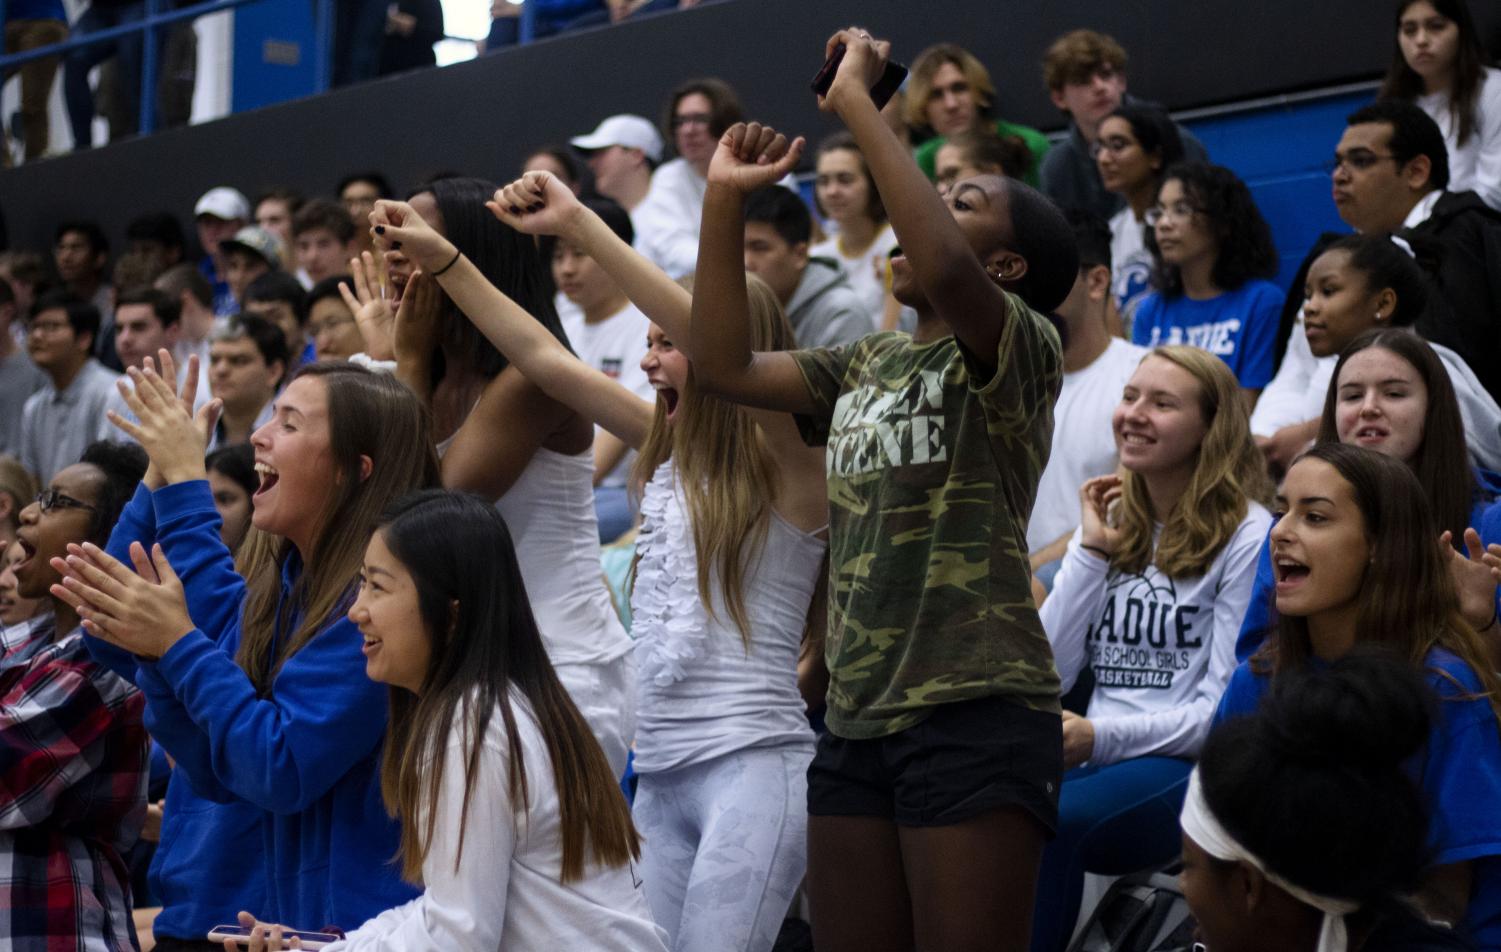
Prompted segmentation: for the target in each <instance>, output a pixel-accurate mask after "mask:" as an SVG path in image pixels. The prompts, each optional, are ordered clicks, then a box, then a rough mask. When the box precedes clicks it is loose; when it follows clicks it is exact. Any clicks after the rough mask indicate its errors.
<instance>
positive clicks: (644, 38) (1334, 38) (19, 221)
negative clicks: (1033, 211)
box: [0, 0, 1501, 246]
mask: <svg viewBox="0 0 1501 952" xmlns="http://www.w3.org/2000/svg"><path fill="white" fill-rule="evenodd" d="M1477 14H1478V15H1479V17H1480V19H1481V21H1482V24H1483V26H1484V29H1485V30H1486V31H1487V34H1488V35H1491V34H1496V33H1498V32H1501V4H1495V3H1487V4H1483V5H1480V7H1477ZM1390 17H1391V15H1390V12H1389V8H1388V5H1387V4H1385V3H1379V2H1373V0H1318V2H1309V0H1263V2H1261V3H1256V4H1249V3H1243V2H1234V0H1213V2H1210V0H1071V2H1052V3H1036V2H1033V3H1021V2H1017V0H988V2H983V0H879V2H872V0H725V2H722V3H718V4H710V5H708V6H703V7H700V8H697V9H694V10H692V11H689V12H685V13H680V14H674V15H671V16H664V17H657V18H654V19H651V20H649V21H645V20H644V21H640V22H635V23H627V24H624V25H622V26H619V27H613V28H606V29H601V30H597V31H592V32H589V33H585V34H578V35H574V36H568V37H561V38H558V39H554V40H550V41H544V42H541V43H538V44H535V45H533V46H531V47H527V48H524V49H518V50H514V51H511V52H508V53H505V54H501V55H496V56H490V57H485V58H482V59H480V60H476V61H474V62H471V63H465V64H461V65H458V66H452V67H448V68H446V69H442V70H429V71H426V72H421V73H414V74H408V75H406V76H401V77H395V78H391V79H387V80H382V81H378V82H374V83H370V84H367V85H364V86H359V87H355V88H350V89H345V90H340V91H337V92H334V93H331V94H329V95H325V96H321V97H317V98H313V99H307V100H302V101H299V102H294V103H286V104H283V105H279V106H274V107H270V108H266V109H261V110H256V111H254V112H250V113H244V114H241V115H236V116H230V117H228V118H225V119H222V120H219V121H217V122H213V123H207V124H205V125H201V126H196V127H193V128H188V129H178V130H173V131H170V132H165V133H161V134H158V135H156V136H153V137H151V138H149V139H145V140H141V141H131V142H123V143H119V144H117V145H113V146H110V147H108V148H105V149H102V150H99V151H96V152H93V153H85V154H80V155H74V156H68V157H65V158H60V159H53V160H49V161H45V162H39V163H34V164H32V165H29V166H24V167H22V168H19V169H15V170H12V171H7V172H3V173H0V208H3V210H4V214H5V218H6V219H7V221H8V222H9V226H10V239H11V242H12V244H13V245H31V246H38V245H43V246H44V245H45V244H46V243H47V242H48V241H49V240H50V231H51V226H52V224H53V223H54V222H56V221H57V220H59V219H60V218H64V217H73V216H85V217H93V218H97V219H99V220H100V221H101V222H102V223H103V224H104V225H105V227H106V229H107V230H108V231H109V232H110V233H111V235H113V236H118V235H119V234H120V233H121V231H122V229H123V226H124V223H125V221H126V220H127V219H128V218H129V217H130V216H131V215H132V214H135V213H139V212H141V211H145V210H149V209H155V208H166V209H171V210H173V211H175V212H177V213H178V214H179V215H181V216H182V218H183V221H184V224H187V223H188V219H189V217H190V216H191V210H192V203H193V200H194V199H195V197H196V196H197V195H199V194H200V193H202V192H203V191H204V190H205V189H207V188H209V187H211V186H213V185H218V184H233V185H236V186H238V187H239V188H241V189H242V190H243V191H245V192H246V193H247V194H250V195H252V196H253V194H254V193H255V192H256V191H258V190H259V189H261V188H263V187H265V186H268V185H271V184H275V183H285V184H290V185H293V186H295V187H297V188H300V189H303V190H305V191H307V192H309V193H319V192H324V191H327V190H329V189H331V188H332V187H333V184H334V182H335V181H336V180H337V178H338V177H339V176H340V175H341V174H342V173H344V172H346V171H351V170H354V169H359V168H366V167H375V168H380V169H383V170H385V171H386V172H387V173H388V175H389V177H390V178H391V179H392V180H393V182H394V183H395V184H396V185H397V187H398V188H403V187H406V186H408V185H411V184H413V183H416V182H418V181H420V180H421V179H422V178H424V177H426V176H428V175H430V174H431V173H433V172H435V171H440V170H445V171H446V170H459V171H463V172H466V173H471V174H479V175H484V176H488V177H492V178H499V177H503V176H509V175H510V174H511V173H512V172H513V170H514V169H515V168H516V166H517V164H518V163H519V161H520V160H521V158H522V157H523V155H524V153H525V152H526V150H527V149H528V148H530V147H532V146H534V145H537V144H540V143H542V142H545V141H555V140H564V139H566V138H568V137H569V136H570V135H576V134H579V133H581V132H584V131H587V130H588V129H590V128H592V127H593V125H594V123H595V122H597V121H598V120H599V119H600V118H602V117H604V116H606V115H609V114H611V113H614V112H621V111H634V112H640V113H642V114H645V115H647V116H650V117H653V118H655V117H656V115H657V113H658V111H659V110H660V108H661V103H662V100H663V98H664V97H665V96H666V94H667V93H668V91H669V90H670V89H671V88H672V87H673V86H674V85H676V84H677V83H678V82H680V81H681V80H683V79H685V78H687V77H690V76H695V75H701V74H713V75H719V76H722V77H724V78H726V79H728V80H729V81H730V82H732V83H733V84H734V85H735V86H736V87H737V88H738V89H739V90H740V92H741V94H742V97H743V98H744V100H745V102H746V105H747V108H748V111H749V112H750V114H751V115H753V116H756V117H760V118H764V119H767V120H769V121H771V122H773V123H775V124H777V125H778V126H780V127H783V128H786V129H789V130H791V131H795V132H800V133H804V134H807V135H808V136H809V137H810V139H814V140H816V139H817V138H818V137H820V136H821V135H823V134H824V133H826V132H828V131H830V130H832V129H833V128H834V123H833V120H831V119H830V118H828V117H825V116H822V115H820V114H819V113H818V112H817V110H816V108H815V106H814V103H813V99H812V96H811V94H810V93H809V92H808V81H809V79H810V78H811V77H812V75H813V73H814V72H815V71H816V70H817V68H818V66H819V62H820V60H821V49H822V42H823V39H824V38H825V37H826V36H827V35H828V34H829V33H830V32H832V31H833V30H835V29H837V28H838V27H840V26H843V25H846V24H848V23H850V22H856V23H859V24H861V25H862V26H865V27H868V28H869V29H871V30H873V31H875V32H877V33H880V34H885V35H888V36H890V37H892V38H893V39H894V41H895V43H896V56H897V58H898V59H901V60H903V61H907V62H910V61H911V59H912V57H913V56H914V55H915V54H916V52H917V51H918V50H920V49H921V48H922V47H923V46H925V45H927V44H928V43H931V42H936V41H938V40H944V39H948V40H955V41H958V42H961V43H963V44H965V45H966V46H968V47H970V48H971V49H973V50H974V51H975V52H976V53H978V54H979V55H980V57H981V58H982V59H983V60H984V61H985V62H986V63H987V64H988V65H989V67H990V69H991V71H992V73H993V74H994V76H995V78H996V81H997V85H998V87H999V89H1000V104H1001V108H1002V112H1003V114H1005V115H1006V116H1008V117H1009V118H1013V119H1016V120H1018V121H1022V122H1027V123H1031V124H1033V125H1037V126H1040V127H1043V128H1054V127H1057V126H1058V125H1060V121H1061V120H1060V116H1059V114H1058V113H1057V111H1056V110H1054V109H1053V107H1052V106H1051V105H1050V104H1049V103H1048V100H1047V97H1046V95H1045V93H1044V91H1043V90H1042V88H1041V80H1040V78H1039V73H1040V61H1041V56H1042V52H1043V50H1044V49H1045V48H1046V46H1047V44H1048V43H1049V42H1050V41H1051V40H1052V38H1053V37H1055V36H1057V35H1058V34H1060V33H1062V32H1064V31H1066V30H1069V29H1073V28H1076V27H1079V26H1085V25H1088V26H1091V27H1093V28H1096V29H1100V30H1104V31H1106V32H1109V33H1112V34H1113V35H1115V36H1116V37H1117V38H1118V39H1120V41H1121V42H1122V43H1123V44H1124V45H1125V46H1126V48H1127V49H1128V50H1129V51H1130V53H1131V69H1130V76H1131V88H1132V90H1133V91H1135V92H1137V93H1139V94H1142V95H1145V96H1148V97H1150V98H1152V99H1156V100H1160V101H1162V102H1165V103H1166V104H1168V105H1169V106H1170V107H1172V108H1175V109H1183V108H1189V107H1193V106H1203V105H1210V104H1217V103H1227V102H1234V101H1238V100H1245V99H1250V98H1254V97H1258V96H1262V95H1268V94H1274V93H1281V92H1290V91H1296V90H1301V89H1310V88H1318V87H1324V86H1330V85H1334V84H1337V83H1341V82H1345V81H1349V80H1356V79H1369V78H1372V77H1374V76H1376V75H1378V74H1379V73H1380V72H1381V71H1382V70H1383V68H1384V67H1385V63H1386V60H1387V57H1388V56H1389V55H1390V50H1391V44H1392V30H1391V27H1390V25H1389V24H1390Z"/></svg>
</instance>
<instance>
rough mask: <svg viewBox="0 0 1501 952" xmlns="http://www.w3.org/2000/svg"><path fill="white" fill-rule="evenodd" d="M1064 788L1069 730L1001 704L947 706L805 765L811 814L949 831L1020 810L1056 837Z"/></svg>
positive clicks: (826, 747)
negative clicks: (884, 820)
mask: <svg viewBox="0 0 1501 952" xmlns="http://www.w3.org/2000/svg"><path fill="white" fill-rule="evenodd" d="M1062 782H1063V721H1062V719H1061V718H1060V717H1059V716H1058V715H1057V714H1049V713H1046V712H1043V711H1034V710H1032V709H1031V708H1028V707H1022V706H1021V705H1019V704H1015V703H1012V702H1010V701H1007V700H1003V699H1000V698H994V697H989V698H980V699H978V700H974V701H960V702H957V703H953V704H941V705H939V706H938V707H936V708H934V709H933V713H932V714H930V715H929V716H928V717H927V719H926V720H924V721H923V722H922V723H920V724H918V725H916V726H914V727H909V728H908V729H907V730H904V731H898V732H897V733H895V734H891V735H889V736H886V737H877V738H874V739H871V740H847V739H845V738H842V737H835V736H834V735H833V734H830V733H825V734H824V735H823V736H821V737H820V738H819V740H818V750H817V752H816V753H815V754H814V755H813V762H812V763H811V764H809V765H808V813H809V814H811V815H813V816H875V817H889V818H891V819H892V820H894V821H895V822H896V824H897V825H898V826H951V825H953V824H955V823H961V822H963V821H965V820H969V819H973V818H974V817H977V816H979V815H981V814H983V813H988V812H990V811H991V810H994V809H997V808H999V807H1020V808H1021V809H1023V810H1026V811H1027V812H1028V813H1030V814H1032V815H1033V816H1034V817H1036V818H1037V821H1038V822H1039V823H1041V824H1042V825H1043V827H1044V828H1045V829H1046V830H1047V831H1048V835H1049V836H1051V835H1052V834H1053V833H1054V831H1055V830H1056V828H1057V826H1058V787H1059V786H1060V784H1062Z"/></svg>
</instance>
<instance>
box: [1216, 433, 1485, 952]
mask: <svg viewBox="0 0 1501 952" xmlns="http://www.w3.org/2000/svg"><path fill="white" fill-rule="evenodd" d="M1277 508H1278V509H1279V510H1280V511H1281V512H1282V515H1281V516H1280V518H1279V519H1278V521H1277V524H1276V526H1275V527H1274V528H1273V529H1272V534H1271V544H1272V558H1273V564H1274V566H1275V572H1276V601H1277V622H1276V629H1275V635H1274V637H1273V638H1272V639H1271V640H1269V641H1268V642H1267V643H1266V644H1265V645H1263V646H1262V648H1261V649H1260V650H1259V651H1258V652H1257V654H1256V655H1255V656H1253V657H1252V658H1251V659H1250V660H1249V661H1247V662H1245V663H1243V664H1242V665H1240V667H1238V668H1237V669H1236V671H1235V673H1234V674H1233V675H1231V677H1230V684H1229V686H1228V687H1227V688H1226V690H1225V696H1224V698H1223V699H1222V700H1221V702H1220V708H1219V712H1218V713H1217V715H1216V720H1217V721H1220V720H1226V719H1229V718H1233V717H1236V716H1238V715H1241V714H1247V713H1250V712H1252V711H1254V710H1256V708H1257V707H1258V705H1259V704H1260V702H1261V699H1262V697H1263V696H1264V695H1265V694H1266V692H1267V690H1268V689H1269V688H1270V687H1272V686H1273V685H1274V684H1276V683H1277V681H1278V680H1279V679H1280V678H1281V677H1282V676H1284V675H1285V674H1287V673H1289V672H1296V671H1301V670H1305V669H1307V668H1309V667H1319V666H1321V665H1326V664H1331V663H1333V662H1335V661H1337V660H1339V659H1340V658H1343V657H1345V656H1346V655H1348V654H1349V653H1350V652H1351V651H1352V650H1354V649H1355V648H1356V647H1357V646H1360V645H1381V646H1384V647H1385V648H1387V649H1388V650H1390V651H1392V652H1394V653H1395V654H1396V655H1397V656H1398V657H1400V658H1401V659H1403V660H1404V661H1405V662H1407V663H1408V664H1409V665H1411V666H1412V668H1413V670H1414V671H1416V672H1418V673H1420V674H1422V675H1423V677H1424V679H1425V680H1426V681H1427V683H1428V685H1429V687H1430V689H1432V690H1433V691H1434V693H1435V694H1437V695H1438V698H1439V703H1438V705H1437V712H1436V718H1435V722H1434V726H1433V730H1432V731H1431V733H1430V734H1429V736H1428V739H1427V743H1426V746H1425V748H1424V751H1423V755H1422V757H1421V758H1420V759H1419V760H1418V761H1417V762H1415V763H1413V764H1412V769H1413V770H1414V772H1415V773H1416V775H1417V779H1418V781H1419V784H1420V786H1421V787H1422V790H1423V795H1424V799H1425V801H1426V804H1427V808H1426V809H1427V818H1428V826H1429V831H1430V833H1429V837H1428V843H1427V845H1428V847H1429V857H1428V864H1427V867H1426V869H1425V870H1424V872H1423V876H1422V884H1421V886H1420V888H1419V891H1418V900H1419V902H1420V904H1421V905H1422V907H1423V909H1424V911H1425V912H1426V913H1427V914H1428V916H1429V917H1430V918H1434V919H1438V920H1441V921H1444V922H1453V923H1462V925H1463V928H1464V931H1466V932H1467V933H1469V935H1470V936H1471V937H1472V938H1473V939H1474V941H1475V942H1476V944H1477V945H1479V946H1480V947H1481V948H1495V947H1496V946H1497V945H1498V944H1501V815H1498V814H1497V812H1496V809H1495V805H1496V803H1497V802H1498V799H1501V724H1498V710H1501V681H1498V679H1497V676H1496V675H1495V673H1494V667H1493V662H1492V660H1491V657H1490V655H1489V653H1488V651H1487V649H1486V647H1485V645H1484V644H1483V642H1482V641H1481V639H1480V637H1479V635H1477V634H1476V632H1475V629H1474V628H1473V627H1471V626H1470V624H1469V623H1468V622H1467V621H1466V620H1465V618H1464V615H1463V614H1462V613H1461V611H1460V604H1459V597H1458V595H1457V594H1456V592H1455V586H1454V582H1453V579H1452V577H1451V575H1450V568H1449V565H1448V562H1449V559H1450V558H1451V556H1450V554H1449V553H1448V552H1446V551H1445V549H1447V546H1445V545H1444V544H1443V543H1442V542H1441V541H1440V538H1439V529H1438V525H1437V523H1436V522H1435V520H1434V517H1433V512H1432V508H1431V507H1430V505H1429V502H1428V493H1427V492H1425V491H1424V487H1423V486H1422V485H1421V484H1420V483H1419V481H1418V477H1417V476H1415V475H1414V474H1413V471H1412V469H1411V468H1409V467H1408V466H1407V465H1405V464H1404V463H1403V462H1402V461H1401V459H1400V458H1397V457H1394V456H1391V455H1388V454H1385V453H1378V452H1373V451H1372V450H1369V449H1365V448H1362V447H1360V446H1352V445H1347V444H1344V443H1320V444H1318V445H1316V446H1314V447H1313V449H1311V450H1309V451H1308V452H1307V453H1306V454H1304V455H1303V456H1302V457H1300V458H1299V459H1298V460H1297V461H1296V462H1295V463H1293V465H1292V467H1291V468H1290V469H1289V470H1288V473H1287V478H1286V479H1285V480H1284V481H1283V484H1282V487H1281V489H1280V490H1279V492H1278V495H1277Z"/></svg>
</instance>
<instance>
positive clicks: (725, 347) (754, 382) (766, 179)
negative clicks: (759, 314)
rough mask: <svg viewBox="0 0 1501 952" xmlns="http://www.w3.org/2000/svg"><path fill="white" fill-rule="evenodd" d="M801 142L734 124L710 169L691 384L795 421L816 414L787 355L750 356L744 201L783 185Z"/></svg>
mask: <svg viewBox="0 0 1501 952" xmlns="http://www.w3.org/2000/svg"><path fill="white" fill-rule="evenodd" d="M802 149H803V140H802V139H798V140H797V141H795V142H793V143H791V145H789V144H788V142H787V137H786V136H784V135H781V134H780V133H778V132H777V131H776V130H775V129H773V128H771V127H770V126H763V125H761V124H760V123H754V122H753V123H751V124H750V125H746V124H744V123H736V124H735V125H734V126H732V127H730V128H729V129H727V130H725V134H724V135H723V136H722V137H720V140H719V147H718V149H717V150H715V152H714V158H713V159H712V160H711V161H710V163H709V185H708V188H707V190H706V191H705V193H704V218H703V226H702V227H701V228H700V229H699V247H698V272H697V274H696V275H695V276H694V295H693V332H692V335H691V336H690V338H689V339H690V343H691V345H692V350H691V351H690V355H691V357H692V360H693V375H694V381H695V383H697V384H698V386H699V387H700V388H702V389H703V390H705V391H706V392H708V393H714V394H718V395H720V396H723V397H727V398H729V399H731V400H734V401H735V402H736V403H743V404H746V405H747V406H752V407H760V408H762V409H766V410H787V411H790V412H792V413H813V412H815V411H816V410H817V409H818V408H817V405H816V404H815V403H814V402H813V398H812V396H811V395H810V394H809V393H808V386H807V384H806V382H805V381H804V380H803V375H802V372H801V371H800V370H798V367H797V363H796V361H794V360H793V358H792V355H791V354H789V353H785V352H770V353H760V352H755V351H753V350H752V349H751V329H750V300H749V296H748V294H747V292H746V289H745V196H746V195H748V194H749V193H751V192H753V191H755V190H756V189H757V188H760V187H761V186H763V185H769V184H771V183H773V182H776V181H778V180H780V179H781V178H782V177H783V176H785V175H786V174H787V172H788V171H789V170H791V169H792V167H793V166H794V165H796V164H797V159H798V156H799V155H801V154H802Z"/></svg>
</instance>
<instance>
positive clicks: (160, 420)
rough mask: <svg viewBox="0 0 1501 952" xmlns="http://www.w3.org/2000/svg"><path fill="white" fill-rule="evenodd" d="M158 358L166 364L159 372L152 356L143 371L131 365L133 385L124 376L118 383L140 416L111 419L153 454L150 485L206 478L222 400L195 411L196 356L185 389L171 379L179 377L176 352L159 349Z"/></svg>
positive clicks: (114, 417)
mask: <svg viewBox="0 0 1501 952" xmlns="http://www.w3.org/2000/svg"><path fill="white" fill-rule="evenodd" d="M157 361H159V362H160V365H161V372H160V373H158V372H157V369H156V367H157V363H156V362H154V361H153V360H152V359H151V358H150V357H147V358H146V359H145V361H144V362H143V365H142V367H140V368H139V369H137V368H135V367H132V368H130V370H129V371H128V373H129V375H130V382H129V383H127V382H125V381H123V380H121V381H120V382H119V383H118V384H117V385H116V386H118V387H119V389H120V394H121V396H123V397H124V398H125V404H126V406H128V407H129V408H130V412H131V413H132V414H134V416H135V419H134V420H128V419H126V418H125V417H122V416H120V415H119V414H118V413H115V412H114V411H110V413H109V421H110V422H111V423H113V424H114V425H115V426H117V427H119V428H120V429H121V430H123V431H124V432H125V434H126V435H127V436H129V437H130V438H131V439H133V440H135V441H136V442H137V443H140V444H141V446H142V447H143V448H144V449H145V450H146V454H147V455H148V456H149V457H150V458H151V472H148V474H147V480H146V482H147V485H148V486H156V485H157V484H158V483H163V482H164V483H181V482H190V481H192V480H195V479H206V478H208V477H207V473H206V471H205V470H204V468H203V455H204V452H205V451H206V447H207V446H208V439H209V433H210V432H212V431H213V428H214V424H215V423H216V422H217V421H218V419H219V410H220V409H221V408H222V407H223V403H222V402H221V401H219V400H210V401H209V402H208V403H205V404H204V405H203V406H201V407H198V408H197V409H196V412H195V409H194V407H193V399H194V397H195V396H196V394H197V392H198V358H197V356H196V355H195V356H193V357H189V358H188V372H187V374H186V375H185V377H184V379H183V385H182V390H181V392H180V393H179V392H177V391H175V390H174V389H173V386H172V384H171V383H170V382H169V381H172V380H175V379H176V377H177V368H176V366H175V365H174V363H173V361H172V354H171V353H170V352H168V351H167V350H165V349H163V350H161V351H159V352H158V354H157Z"/></svg>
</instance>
